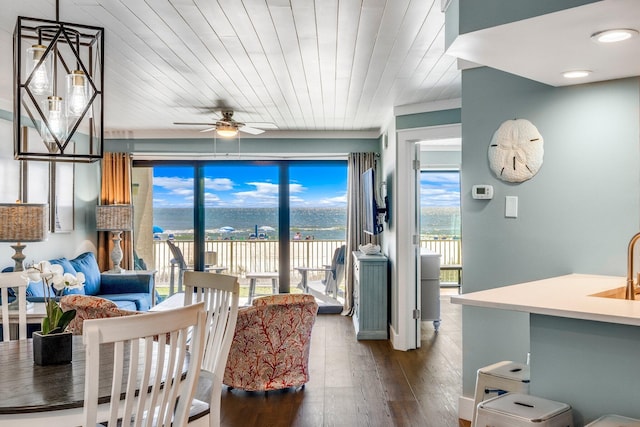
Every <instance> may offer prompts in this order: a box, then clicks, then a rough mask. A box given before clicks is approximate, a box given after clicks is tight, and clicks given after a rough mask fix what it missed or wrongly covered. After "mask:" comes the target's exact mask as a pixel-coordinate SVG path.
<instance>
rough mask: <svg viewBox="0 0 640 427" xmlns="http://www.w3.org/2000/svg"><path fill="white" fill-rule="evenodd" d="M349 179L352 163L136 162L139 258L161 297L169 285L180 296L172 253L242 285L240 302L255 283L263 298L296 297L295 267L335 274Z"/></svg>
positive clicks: (297, 276)
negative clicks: (268, 295) (330, 270)
mask: <svg viewBox="0 0 640 427" xmlns="http://www.w3.org/2000/svg"><path fill="white" fill-rule="evenodd" d="M346 172H347V165H346V162H345V161H323V162H319V161H314V162H303V161H295V162H294V161H278V162H264V161H262V162H242V161H224V162H220V161H218V162H209V161H207V162H205V161H191V162H182V163H174V162H169V161H162V162H160V161H157V162H143V161H137V162H134V174H133V176H134V179H133V186H134V205H135V212H136V217H138V215H139V216H140V220H139V221H137V222H136V229H135V234H136V237H137V238H136V245H135V247H136V251H137V252H138V255H140V256H141V257H142V258H144V259H145V261H148V262H147V268H150V269H155V270H157V274H156V282H157V285H158V290H159V292H160V294H161V295H167V294H168V293H170V292H171V289H172V288H171V286H170V284H171V283H172V280H173V283H174V285H175V286H173V291H174V292H175V291H177V290H178V287H177V285H176V284H177V280H178V279H177V277H176V276H175V275H176V274H177V271H176V268H177V267H176V259H175V254H173V253H171V252H170V251H169V249H171V244H173V245H174V246H177V247H178V248H179V249H180V250H181V252H182V254H183V256H184V260H185V262H186V264H187V268H189V269H195V270H201V271H211V272H217V273H220V272H223V273H226V274H231V275H235V276H238V277H239V278H240V281H241V285H243V287H242V292H241V296H246V297H249V295H247V291H248V290H247V288H248V287H249V286H248V285H249V284H250V283H252V282H251V281H252V280H253V281H254V285H255V287H256V289H255V290H254V292H255V294H256V295H257V294H262V293H271V292H272V291H273V288H272V284H274V283H275V284H276V285H277V286H276V287H277V289H276V291H279V292H290V291H291V292H299V291H300V290H299V288H298V286H296V285H298V284H299V283H300V281H301V276H300V272H299V270H298V269H297V268H298V267H306V268H315V267H318V268H320V269H323V268H325V267H324V266H325V265H328V266H330V265H331V261H332V258H333V255H334V252H335V249H336V248H339V247H340V246H341V245H343V244H344V240H345V236H346V192H347V188H346V180H347V178H346V177H347V173H346ZM167 241H169V242H170V243H171V244H170V243H167ZM324 274H325V273H324V272H316V273H313V274H312V275H310V276H309V278H310V279H314V280H315V279H322V278H323V277H324ZM172 278H173V279H172ZM252 278H253V279H252ZM245 285H246V286H247V288H245ZM245 301H246V300H245Z"/></svg>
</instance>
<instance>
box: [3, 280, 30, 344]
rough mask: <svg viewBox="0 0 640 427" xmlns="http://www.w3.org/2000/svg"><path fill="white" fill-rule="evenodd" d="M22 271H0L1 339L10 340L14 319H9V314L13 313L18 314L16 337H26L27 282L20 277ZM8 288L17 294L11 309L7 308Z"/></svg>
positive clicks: (22, 338)
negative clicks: (0, 300) (0, 299)
mask: <svg viewBox="0 0 640 427" xmlns="http://www.w3.org/2000/svg"><path fill="white" fill-rule="evenodd" d="M22 274H23V272H22V271H16V272H12V273H0V298H2V302H1V304H0V305H1V310H2V340H3V341H10V340H11V326H10V325H11V324H15V323H16V322H15V321H11V319H9V315H10V314H11V315H12V317H13V315H14V313H17V314H18V319H17V320H18V339H21V340H24V339H27V286H28V285H29V282H28V280H27V279H25V278H24V277H22ZM9 288H11V289H13V291H14V292H15V293H16V294H17V296H16V299H15V301H16V303H15V304H14V306H16V308H17V310H16V308H13V309H12V310H10V309H9V304H10V303H9Z"/></svg>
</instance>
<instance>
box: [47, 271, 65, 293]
mask: <svg viewBox="0 0 640 427" xmlns="http://www.w3.org/2000/svg"><path fill="white" fill-rule="evenodd" d="M48 282H49V284H50V285H53V289H55V290H56V291H61V290H63V289H64V288H65V287H66V285H65V283H64V282H65V280H64V275H62V274H56V273H53V275H52V276H51V278H50V279H49V280H48Z"/></svg>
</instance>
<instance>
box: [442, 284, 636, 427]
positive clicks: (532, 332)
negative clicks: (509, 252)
mask: <svg viewBox="0 0 640 427" xmlns="http://www.w3.org/2000/svg"><path fill="white" fill-rule="evenodd" d="M625 284H626V278H624V277H616V276H597V275H589V274H569V275H566V276H559V277H552V278H549V279H544V280H536V281H532V282H527V283H521V284H517V285H511V286H504V287H501V288H494V289H488V290H484V291H479V292H473V293H469V294H463V295H454V296H452V297H451V302H453V303H457V304H463V305H466V306H474V307H481V308H483V307H484V308H488V309H501V310H512V311H520V312H525V313H529V347H530V348H529V350H530V354H531V366H530V367H531V384H530V393H531V394H533V395H536V396H541V397H544V398H547V399H550V400H555V401H558V402H565V403H568V404H569V405H571V407H572V408H573V415H574V425H575V426H577V427H580V426H583V425H586V424H587V423H589V422H591V421H593V420H595V419H597V418H599V417H600V416H602V415H604V414H610V413H616V414H623V415H625V416H628V417H632V418H640V406H638V390H640V370H639V369H638V368H637V366H638V357H639V356H638V355H640V328H638V326H640V301H627V300H624V299H614V298H603V297H596V296H591V295H593V294H599V293H607V291H610V290H611V289H615V288H622V289H624V286H625ZM623 295H624V294H623ZM463 321H464V316H463ZM476 333H477V331H476ZM480 333H482V332H480ZM484 333H486V334H487V335H490V334H492V331H491V330H489V329H487V330H486V331H484ZM505 339H509V338H508V337H507V338H505ZM487 341H488V342H489V341H490V340H487ZM491 342H492V346H493V347H492V348H490V349H482V350H481V351H493V352H495V353H496V354H497V356H496V357H497V359H496V361H498V360H502V359H501V357H502V356H501V355H500V345H499V342H496V340H495V339H494V340H493V341H491ZM474 369H475V368H474Z"/></svg>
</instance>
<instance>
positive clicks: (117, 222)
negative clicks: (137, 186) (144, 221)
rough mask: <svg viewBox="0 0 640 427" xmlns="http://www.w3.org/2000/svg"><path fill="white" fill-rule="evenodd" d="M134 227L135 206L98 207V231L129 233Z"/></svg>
mask: <svg viewBox="0 0 640 427" xmlns="http://www.w3.org/2000/svg"><path fill="white" fill-rule="evenodd" d="M132 226H133V206H131V205H101V206H96V229H97V230H98V231H129V230H131V228H132Z"/></svg>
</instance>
